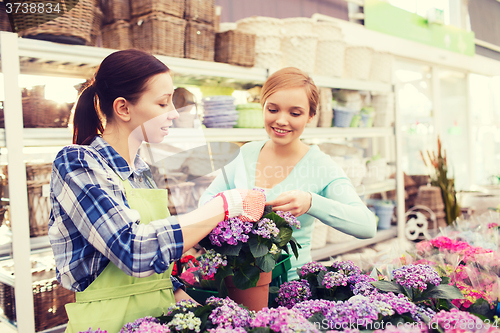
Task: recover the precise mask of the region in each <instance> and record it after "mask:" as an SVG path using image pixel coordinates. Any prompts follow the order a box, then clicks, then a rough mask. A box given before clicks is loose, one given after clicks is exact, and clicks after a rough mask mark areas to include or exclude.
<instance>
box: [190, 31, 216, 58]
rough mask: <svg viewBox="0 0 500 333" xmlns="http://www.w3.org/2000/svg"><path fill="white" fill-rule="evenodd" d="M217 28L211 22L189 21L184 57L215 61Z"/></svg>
mask: <svg viewBox="0 0 500 333" xmlns="http://www.w3.org/2000/svg"><path fill="white" fill-rule="evenodd" d="M214 53H215V30H214V27H213V26H212V25H211V24H207V23H198V22H193V21H188V22H187V25H186V37H185V41H184V58H190V59H197V60H205V61H214Z"/></svg>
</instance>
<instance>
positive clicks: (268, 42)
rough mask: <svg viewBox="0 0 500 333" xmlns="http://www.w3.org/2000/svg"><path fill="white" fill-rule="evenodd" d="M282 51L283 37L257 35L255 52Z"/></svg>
mask: <svg viewBox="0 0 500 333" xmlns="http://www.w3.org/2000/svg"><path fill="white" fill-rule="evenodd" d="M279 49H281V35H272V34H262V33H260V34H257V35H256V36H255V52H274V51H276V50H279Z"/></svg>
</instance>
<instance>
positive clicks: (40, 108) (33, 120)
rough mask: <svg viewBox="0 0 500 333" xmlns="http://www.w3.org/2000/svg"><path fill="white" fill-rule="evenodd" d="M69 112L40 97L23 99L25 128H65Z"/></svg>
mask: <svg viewBox="0 0 500 333" xmlns="http://www.w3.org/2000/svg"><path fill="white" fill-rule="evenodd" d="M70 114H71V110H70V108H69V106H68V105H67V104H63V105H60V104H58V103H56V102H54V101H50V100H46V99H45V98H44V97H41V96H36V95H33V96H26V97H23V122H24V127H25V128H38V127H43V128H47V127H67V126H68V120H69V116H70Z"/></svg>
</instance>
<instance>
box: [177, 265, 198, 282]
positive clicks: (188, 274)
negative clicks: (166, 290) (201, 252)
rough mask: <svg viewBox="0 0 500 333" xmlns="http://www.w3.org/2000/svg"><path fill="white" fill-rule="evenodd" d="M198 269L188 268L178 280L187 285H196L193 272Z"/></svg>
mask: <svg viewBox="0 0 500 333" xmlns="http://www.w3.org/2000/svg"><path fill="white" fill-rule="evenodd" d="M198 270H199V267H190V268H188V269H187V270H186V271H185V272H184V273H182V274H181V276H180V278H181V279H182V280H183V281H185V282H186V283H187V284H190V285H192V286H194V285H196V284H198V281H197V280H196V278H195V277H194V274H193V273H194V272H196V271H198Z"/></svg>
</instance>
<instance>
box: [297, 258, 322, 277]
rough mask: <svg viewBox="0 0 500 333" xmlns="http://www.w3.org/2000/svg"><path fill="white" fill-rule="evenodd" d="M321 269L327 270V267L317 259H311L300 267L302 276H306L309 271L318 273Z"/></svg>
mask: <svg viewBox="0 0 500 333" xmlns="http://www.w3.org/2000/svg"><path fill="white" fill-rule="evenodd" d="M321 271H325V272H326V267H325V266H323V265H322V264H320V263H319V262H317V261H311V262H308V263H307V264H305V265H304V266H302V267H301V269H300V277H304V276H306V275H307V274H309V273H312V274H316V273H319V272H321Z"/></svg>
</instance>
